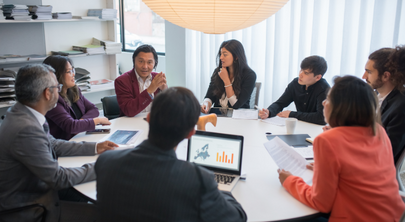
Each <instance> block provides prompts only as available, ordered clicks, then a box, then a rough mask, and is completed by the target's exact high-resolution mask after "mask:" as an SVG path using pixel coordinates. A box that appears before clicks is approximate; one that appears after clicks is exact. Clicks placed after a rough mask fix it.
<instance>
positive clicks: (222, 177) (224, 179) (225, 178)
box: [215, 174, 235, 184]
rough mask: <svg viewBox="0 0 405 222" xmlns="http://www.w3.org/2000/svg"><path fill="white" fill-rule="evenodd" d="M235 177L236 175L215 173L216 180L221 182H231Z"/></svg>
mask: <svg viewBox="0 0 405 222" xmlns="http://www.w3.org/2000/svg"><path fill="white" fill-rule="evenodd" d="M234 179H235V177H234V176H228V175H224V174H215V181H217V183H219V184H231V183H232V181H233V180H234Z"/></svg>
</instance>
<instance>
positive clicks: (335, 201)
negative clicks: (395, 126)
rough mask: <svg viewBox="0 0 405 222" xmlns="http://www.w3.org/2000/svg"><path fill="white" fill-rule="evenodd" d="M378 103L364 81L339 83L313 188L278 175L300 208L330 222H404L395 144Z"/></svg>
mask: <svg viewBox="0 0 405 222" xmlns="http://www.w3.org/2000/svg"><path fill="white" fill-rule="evenodd" d="M377 104H378V102H377V98H376V96H375V94H374V92H373V91H372V89H371V87H370V86H368V85H367V84H366V83H365V82H363V81H362V80H360V79H358V78H356V77H353V76H345V77H340V78H337V79H336V80H335V85H334V86H333V87H332V89H331V90H330V92H329V94H328V96H327V98H326V100H325V101H324V102H323V106H324V110H323V112H324V117H325V121H326V122H327V123H329V125H330V126H331V127H332V129H330V130H328V131H325V132H324V133H322V134H320V135H319V136H317V137H316V138H315V141H314V164H312V165H309V166H308V168H310V169H313V171H314V176H313V184H312V186H310V185H308V184H306V183H305V182H304V181H303V180H302V178H300V177H297V176H293V175H291V173H289V172H288V171H284V170H282V169H280V170H279V178H280V182H281V183H282V185H283V186H284V188H285V189H286V190H287V191H288V192H289V193H290V194H291V195H293V196H294V197H295V198H296V199H298V200H299V201H300V202H302V203H304V204H306V205H307V206H309V207H312V208H314V209H316V210H319V211H321V212H324V213H330V218H329V221H332V222H333V221H346V222H347V221H353V222H354V221H399V219H400V217H401V215H402V213H403V212H404V210H405V204H404V203H403V201H402V200H401V197H400V195H399V193H398V189H399V188H398V183H397V180H396V170H395V166H394V162H393V161H394V160H393V158H392V149H391V143H390V140H389V138H388V136H387V134H386V133H385V131H384V128H382V127H381V125H379V124H378V122H380V121H379V116H378V114H377V112H376V110H377V107H378V105H377Z"/></svg>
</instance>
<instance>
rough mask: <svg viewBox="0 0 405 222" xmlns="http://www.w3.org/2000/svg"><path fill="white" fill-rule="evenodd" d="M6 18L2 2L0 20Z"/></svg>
mask: <svg viewBox="0 0 405 222" xmlns="http://www.w3.org/2000/svg"><path fill="white" fill-rule="evenodd" d="M5 19H6V17H4V14H3V6H2V4H0V20H5Z"/></svg>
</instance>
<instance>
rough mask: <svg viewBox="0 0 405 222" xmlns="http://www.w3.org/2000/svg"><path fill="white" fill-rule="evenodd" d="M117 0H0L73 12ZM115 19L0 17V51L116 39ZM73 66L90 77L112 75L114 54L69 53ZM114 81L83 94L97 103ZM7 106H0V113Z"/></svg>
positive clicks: (35, 50) (44, 51)
mask: <svg viewBox="0 0 405 222" xmlns="http://www.w3.org/2000/svg"><path fill="white" fill-rule="evenodd" d="M117 1H118V0H86V1H83V0H70V1H65V0H3V2H4V3H5V4H9V3H11V4H42V5H52V6H53V10H52V11H53V12H64V11H70V12H72V15H75V16H87V10H88V9H95V8H116V9H117V6H116V5H117ZM116 23H117V20H116V19H108V20H106V19H53V20H32V21H12V20H0V30H1V31H0V52H1V54H16V55H29V54H40V55H43V54H46V55H50V54H51V51H64V50H71V48H72V46H73V45H86V44H90V43H91V41H92V38H93V37H95V38H98V39H104V40H113V41H117V37H116V29H117V24H116ZM71 59H72V61H73V64H74V66H75V67H82V68H85V69H87V70H88V71H89V72H90V73H91V79H104V78H106V79H112V80H114V79H116V78H117V77H118V75H119V74H118V71H117V56H116V55H107V54H99V55H86V56H82V57H72V58H71ZM41 62H42V61H35V62H30V61H27V62H8V63H0V68H11V67H21V66H24V65H26V64H32V63H41ZM114 94H115V91H114V85H113V84H111V83H110V84H106V85H103V86H102V87H98V86H97V87H95V88H94V90H92V91H89V92H83V95H84V96H85V97H86V98H87V99H89V100H90V101H91V102H92V103H94V104H99V103H101V101H100V99H101V98H103V97H104V96H108V95H114ZM8 107H9V106H0V116H2V115H4V114H5V112H6V110H7V108H8Z"/></svg>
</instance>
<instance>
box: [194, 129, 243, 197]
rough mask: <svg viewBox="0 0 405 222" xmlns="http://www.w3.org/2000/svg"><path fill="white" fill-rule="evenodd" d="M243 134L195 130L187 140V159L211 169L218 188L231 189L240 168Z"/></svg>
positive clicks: (238, 176) (238, 175)
mask: <svg viewBox="0 0 405 222" xmlns="http://www.w3.org/2000/svg"><path fill="white" fill-rule="evenodd" d="M242 154H243V136H238V135H230V134H223V133H214V132H206V131H196V133H195V134H194V135H193V136H192V137H191V138H190V139H189V140H188V147H187V161H188V162H192V163H196V164H197V165H199V166H202V167H205V168H207V169H209V170H212V171H213V172H214V174H215V180H216V181H217V183H218V189H220V190H225V191H232V189H233V188H234V187H235V185H236V183H237V182H238V181H239V178H240V175H241V169H242Z"/></svg>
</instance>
